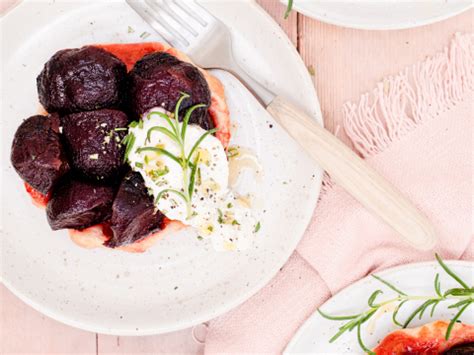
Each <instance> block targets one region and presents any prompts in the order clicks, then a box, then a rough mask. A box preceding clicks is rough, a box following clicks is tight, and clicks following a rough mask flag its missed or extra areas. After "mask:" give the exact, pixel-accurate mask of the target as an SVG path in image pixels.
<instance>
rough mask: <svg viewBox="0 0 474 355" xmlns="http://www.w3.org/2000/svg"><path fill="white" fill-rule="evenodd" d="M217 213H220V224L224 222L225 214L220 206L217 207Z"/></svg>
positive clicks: (218, 220) (218, 218) (218, 219)
mask: <svg viewBox="0 0 474 355" xmlns="http://www.w3.org/2000/svg"><path fill="white" fill-rule="evenodd" d="M217 214H218V217H217V222H219V224H223V223H224V214H223V213H222V211H221V210H220V208H218V209H217Z"/></svg>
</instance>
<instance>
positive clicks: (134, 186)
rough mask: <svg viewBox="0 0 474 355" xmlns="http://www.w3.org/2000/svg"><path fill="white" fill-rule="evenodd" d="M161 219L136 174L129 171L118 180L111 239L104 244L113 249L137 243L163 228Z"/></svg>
mask: <svg viewBox="0 0 474 355" xmlns="http://www.w3.org/2000/svg"><path fill="white" fill-rule="evenodd" d="M165 221H166V218H165V216H164V215H163V214H162V213H161V212H160V211H157V210H156V209H155V206H154V204H153V198H152V197H151V196H150V195H148V192H147V188H146V186H145V182H144V181H143V178H142V176H141V175H140V174H139V173H135V172H130V173H128V174H127V175H126V176H125V178H124V179H123V181H122V184H121V185H120V188H119V190H118V192H117V195H116V197H115V200H114V203H113V205H112V219H111V228H112V231H113V236H112V238H111V239H109V240H108V241H107V242H106V243H105V245H106V246H108V247H111V248H115V247H118V246H121V245H126V244H131V243H134V242H136V241H139V240H141V239H143V238H145V237H147V236H148V235H150V234H151V233H153V232H156V231H159V230H161V229H163V228H164V227H165Z"/></svg>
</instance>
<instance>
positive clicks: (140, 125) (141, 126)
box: [138, 120, 143, 129]
mask: <svg viewBox="0 0 474 355" xmlns="http://www.w3.org/2000/svg"><path fill="white" fill-rule="evenodd" d="M138 128H140V129H143V120H140V121H138Z"/></svg>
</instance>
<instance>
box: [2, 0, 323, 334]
mask: <svg viewBox="0 0 474 355" xmlns="http://www.w3.org/2000/svg"><path fill="white" fill-rule="evenodd" d="M203 5H204V6H205V7H207V8H208V9H209V10H210V11H211V12H212V13H214V15H216V16H217V17H218V18H220V19H221V20H223V21H224V22H225V23H226V24H227V25H228V26H229V27H230V29H231V32H232V36H233V39H234V47H235V53H236V57H237V59H238V61H239V62H240V63H241V64H242V66H244V67H245V68H247V69H248V70H249V72H250V73H251V74H252V75H253V76H255V77H256V78H257V79H259V80H261V81H263V83H264V84H265V85H267V86H268V87H269V88H270V89H271V90H273V91H275V92H277V93H279V94H280V95H283V96H285V97H287V98H289V99H290V100H292V101H293V102H295V103H297V104H298V105H299V106H301V107H302V108H303V109H305V110H306V111H307V112H308V113H309V114H311V115H312V117H314V118H315V119H316V120H317V121H318V122H322V120H321V113H320V109H319V103H318V100H317V96H316V93H315V90H314V88H313V85H312V82H311V78H310V77H309V75H308V72H307V69H306V67H305V66H304V63H303V62H302V60H301V58H300V57H299V56H298V54H297V52H296V50H295V49H294V47H293V45H292V44H291V42H290V41H289V40H288V38H287V37H286V35H285V34H284V33H283V32H282V30H281V29H280V28H279V27H278V25H277V24H276V23H275V22H274V21H273V20H272V19H271V18H270V17H269V16H268V14H266V13H265V11H263V10H262V9H261V8H260V7H259V6H258V5H257V4H256V3H255V2H253V1H233V2H225V3H224V2H220V1H219V2H218V1H208V2H205V3H203ZM25 19H27V20H25ZM0 24H1V31H2V34H3V35H2V40H3V47H2V49H3V50H2V54H1V55H2V57H1V62H2V101H3V102H2V104H3V105H2V118H3V119H2V121H1V135H2V136H1V137H2V138H1V142H2V144H1V148H2V155H1V159H2V163H1V169H2V170H1V171H2V190H1V196H0V201H2V205H3V206H2V214H1V215H2V226H1V234H2V236H1V238H2V270H1V275H2V278H3V282H4V284H5V285H6V286H7V287H8V288H9V289H10V290H12V291H13V292H14V293H15V294H16V295H17V296H18V297H20V298H21V299H22V300H24V301H25V302H26V303H28V304H30V305H31V306H33V307H34V308H36V309H37V310H39V311H40V312H42V313H44V314H46V315H48V316H50V317H52V318H55V319H57V320H59V321H62V322H64V323H67V324H69V325H72V326H75V327H79V328H83V329H86V330H90V331H94V332H100V333H109V334H116V335H146V334H157V333H164V332H170V331H173V330H178V329H182V328H186V327H190V326H192V325H195V324H198V323H200V322H203V321H206V320H209V319H211V318H213V317H216V316H218V315H220V314H222V313H224V312H226V311H228V310H230V309H231V308H233V307H235V306H237V305H239V304H240V303H242V302H244V301H245V300H246V299H248V298H249V297H250V296H252V295H253V294H254V293H256V292H257V291H258V290H259V289H261V288H262V287H263V286H264V285H265V284H266V283H267V282H268V281H269V280H270V279H271V278H272V277H273V276H274V275H275V274H276V272H277V271H278V269H279V268H280V267H281V266H282V265H283V264H284V263H285V261H286V260H287V259H288V257H289V256H290V254H291V253H292V251H293V250H294V248H295V247H296V244H297V243H298V241H299V240H300V239H301V237H302V235H303V233H304V231H305V228H306V226H307V224H308V223H309V220H310V218H311V215H312V212H313V210H314V207H315V205H316V201H317V198H318V195H319V189H320V186H321V176H322V171H321V169H320V168H318V167H317V166H316V165H315V164H314V163H313V162H312V161H311V160H310V159H309V157H308V156H306V155H305V154H304V153H303V151H302V150H301V149H300V148H299V146H298V145H297V144H296V143H295V142H293V141H292V140H291V139H290V138H289V137H288V136H287V135H286V134H285V133H284V132H283V131H282V130H281V129H279V128H278V127H277V126H276V125H275V124H274V123H273V120H272V118H271V117H270V116H269V115H268V114H267V113H266V111H265V110H264V109H263V108H262V107H261V106H260V105H259V104H258V103H257V101H256V100H255V98H253V97H252V96H251V95H250V94H249V93H248V91H247V90H245V89H244V88H243V86H242V85H241V84H240V83H239V82H237V81H236V79H234V78H233V77H232V76H230V75H229V74H227V73H225V72H220V71H216V72H215V73H214V74H215V75H216V76H218V77H219V78H220V79H221V81H222V82H223V84H224V86H225V90H226V96H227V99H228V104H229V109H230V112H231V119H232V121H233V124H234V135H233V140H232V142H231V144H238V145H241V146H244V147H247V148H250V149H251V150H252V151H253V152H254V153H255V154H256V156H257V158H258V159H259V161H260V163H261V164H262V165H263V168H264V176H263V178H262V179H261V180H258V179H257V180H256V179H253V178H251V176H250V177H247V178H245V177H244V178H243V179H242V181H241V184H240V191H241V192H243V193H247V192H249V193H254V194H255V195H256V199H255V200H256V203H255V209H256V213H258V214H260V215H261V225H262V228H261V231H260V232H259V236H258V239H259V240H258V241H257V243H256V244H255V246H254V247H253V248H252V249H250V250H248V251H245V252H216V251H214V250H213V249H212V247H211V246H210V244H207V241H199V240H197V239H196V237H195V235H194V233H189V231H184V232H180V233H176V234H175V235H171V236H168V237H166V238H164V239H162V240H160V241H159V242H158V243H157V244H156V245H155V246H154V247H153V248H151V249H150V250H148V251H147V252H146V253H143V254H128V253H125V252H120V251H114V250H111V249H105V248H104V249H96V250H86V249H81V248H80V247H78V246H76V245H74V244H73V243H72V242H71V240H70V239H69V237H68V235H67V232H66V231H59V232H52V231H51V230H50V228H49V226H48V224H47V221H46V216H45V213H44V211H42V210H40V209H37V208H35V207H34V206H33V205H32V204H31V201H30V199H29V197H28V195H27V194H26V192H25V191H24V188H23V183H22V182H21V180H20V178H19V177H18V175H17V174H16V173H15V172H14V170H13V168H12V167H11V164H10V159H9V154H10V145H11V142H12V137H13V134H14V132H15V130H16V129H17V127H18V125H19V124H20V122H21V121H22V119H24V118H26V117H29V116H31V115H33V114H35V113H36V112H38V109H39V104H38V98H37V93H36V81H35V79H36V76H37V75H38V73H39V72H40V71H41V69H42V66H43V65H44V63H45V62H46V61H47V60H48V59H49V57H51V55H52V54H53V53H55V52H56V51H57V50H59V49H63V48H71V47H79V46H82V45H85V44H93V43H129V42H144V41H160V40H161V38H159V37H158V36H157V35H156V34H154V33H153V31H152V30H151V29H150V28H149V27H148V25H147V24H146V23H144V22H143V21H142V19H141V18H140V17H139V16H138V15H137V14H136V13H135V12H133V11H132V10H131V9H130V8H129V7H128V5H126V4H125V2H123V1H93V2H86V1H41V2H37V1H24V2H22V3H21V4H20V5H18V6H17V7H16V8H15V9H13V10H12V11H11V12H10V13H8V14H7V15H6V16H5V17H4V18H2V19H1V22H0ZM276 58H278V60H276Z"/></svg>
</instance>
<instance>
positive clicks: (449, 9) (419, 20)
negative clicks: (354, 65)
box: [280, 0, 472, 30]
mask: <svg viewBox="0 0 474 355" xmlns="http://www.w3.org/2000/svg"><path fill="white" fill-rule="evenodd" d="M280 1H281V2H282V3H285V4H286V3H287V0H280ZM470 7H472V1H470V0H446V1H433V0H422V1H400V0H385V1H377V0H370V1H367V0H345V1H340V0H339V1H328V0H321V1H318V0H316V1H315V0H294V4H293V9H294V10H296V11H299V12H301V13H302V14H304V15H306V16H309V17H312V18H314V19H316V20H320V21H323V22H327V23H331V24H333V25H338V26H343V27H351V28H358V29H364V30H397V29H404V28H412V27H418V26H423V25H427V24H430V23H433V22H437V21H441V20H444V19H447V18H449V17H452V16H455V15H457V14H460V13H461V12H463V11H466V10H468V9H469V8H470Z"/></svg>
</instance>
